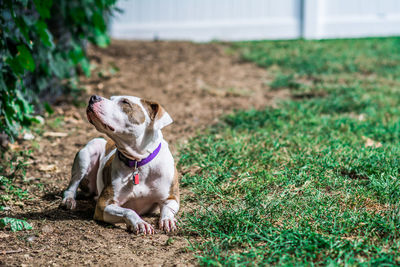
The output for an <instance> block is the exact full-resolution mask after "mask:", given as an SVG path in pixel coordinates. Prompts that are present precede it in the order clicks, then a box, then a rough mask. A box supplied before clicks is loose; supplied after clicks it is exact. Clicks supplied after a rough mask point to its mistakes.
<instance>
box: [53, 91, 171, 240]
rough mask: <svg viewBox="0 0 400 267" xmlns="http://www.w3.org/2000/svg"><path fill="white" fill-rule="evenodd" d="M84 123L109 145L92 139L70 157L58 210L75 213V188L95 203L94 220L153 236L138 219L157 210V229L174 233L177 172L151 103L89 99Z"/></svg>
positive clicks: (166, 120)
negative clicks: (72, 157) (87, 121)
mask: <svg viewBox="0 0 400 267" xmlns="http://www.w3.org/2000/svg"><path fill="white" fill-rule="evenodd" d="M86 113H87V118H88V120H89V122H90V123H91V124H93V125H94V127H95V128H96V129H97V130H98V131H99V132H101V133H104V134H106V135H107V136H108V137H109V138H110V139H111V140H105V139H103V138H95V139H93V140H91V141H90V142H89V143H88V144H87V145H86V146H85V147H84V148H82V149H81V150H80V151H79V152H78V153H77V154H76V156H75V159H74V163H73V166H72V171H71V181H70V183H69V186H68V188H67V189H66V190H65V191H64V195H63V200H62V204H61V205H62V206H64V207H65V208H67V209H74V208H75V207H76V200H75V197H76V191H77V189H78V186H79V188H80V189H81V190H82V191H83V192H85V194H87V195H94V196H95V199H96V200H97V203H96V208H95V212H94V219H95V220H99V221H104V222H107V223H112V224H115V223H124V222H125V223H126V225H127V228H128V229H129V230H131V231H133V232H135V233H143V234H154V233H155V231H154V228H153V226H152V225H150V224H149V223H147V222H145V221H144V220H143V219H142V218H141V217H140V215H143V214H146V213H149V212H152V211H154V210H155V209H156V208H157V206H158V207H159V208H160V220H159V228H160V229H161V230H163V231H165V232H170V231H175V230H176V229H177V226H176V219H175V215H176V214H177V212H178V210H179V183H178V172H177V170H176V167H175V164H174V158H173V157H172V154H171V152H170V150H169V148H168V143H167V142H166V141H165V140H164V139H163V135H162V133H161V129H162V128H164V127H165V126H167V125H169V124H171V123H172V119H171V117H170V115H169V114H168V113H167V112H166V111H165V110H164V108H163V107H162V106H161V105H159V104H158V103H156V102H152V101H148V100H143V99H140V98H138V97H133V96H113V97H111V98H110V99H107V98H104V97H100V96H97V95H93V96H91V97H90V100H89V104H88V107H87V110H86Z"/></svg>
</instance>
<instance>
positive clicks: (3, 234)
mask: <svg viewBox="0 0 400 267" xmlns="http://www.w3.org/2000/svg"><path fill="white" fill-rule="evenodd" d="M9 236H10V235H9V234H6V233H4V232H0V238H7V237H9Z"/></svg>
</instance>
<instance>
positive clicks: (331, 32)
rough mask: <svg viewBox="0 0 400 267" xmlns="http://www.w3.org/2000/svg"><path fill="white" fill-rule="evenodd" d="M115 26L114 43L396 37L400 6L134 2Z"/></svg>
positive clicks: (300, 0)
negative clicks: (155, 40) (135, 41)
mask: <svg viewBox="0 0 400 267" xmlns="http://www.w3.org/2000/svg"><path fill="white" fill-rule="evenodd" d="M117 6H118V7H119V8H120V9H121V10H123V13H121V14H117V16H116V18H115V19H113V20H112V23H111V36H112V37H113V38H116V39H137V40H154V39H160V40H193V41H211V40H224V41H238V40H260V39H261V40H262V39H297V38H306V39H321V38H349V37H370V36H393V35H398V34H399V33H400V2H399V1H397V0H280V1H274V0H219V1H215V0H202V1H199V0H185V1H183V0H147V1H142V0H130V1H124V0H122V1H118V3H117Z"/></svg>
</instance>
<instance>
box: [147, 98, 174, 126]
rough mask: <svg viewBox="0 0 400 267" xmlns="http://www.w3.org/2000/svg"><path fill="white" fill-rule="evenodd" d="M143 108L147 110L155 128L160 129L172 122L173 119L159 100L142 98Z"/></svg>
mask: <svg viewBox="0 0 400 267" xmlns="http://www.w3.org/2000/svg"><path fill="white" fill-rule="evenodd" d="M140 102H141V103H142V106H143V108H144V109H145V110H146V111H147V114H148V115H149V117H150V120H151V123H150V124H149V125H151V126H152V127H153V129H155V130H160V129H161V128H163V127H165V126H167V125H168V124H171V123H172V119H171V117H170V116H169V114H168V113H167V112H166V111H165V110H164V108H163V107H162V106H161V105H160V104H158V103H157V102H153V101H149V100H144V99H141V100H140Z"/></svg>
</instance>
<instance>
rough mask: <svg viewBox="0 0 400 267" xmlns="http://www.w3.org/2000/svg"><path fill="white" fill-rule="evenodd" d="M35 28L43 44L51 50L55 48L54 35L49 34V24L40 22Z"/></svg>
mask: <svg viewBox="0 0 400 267" xmlns="http://www.w3.org/2000/svg"><path fill="white" fill-rule="evenodd" d="M35 26H36V29H37V32H38V34H39V37H40V40H42V42H43V44H44V45H45V46H47V47H49V48H54V43H53V35H52V34H51V33H50V32H49V30H48V27H47V24H46V23H45V22H44V21H42V20H40V21H38V22H37V23H36V25H35Z"/></svg>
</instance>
